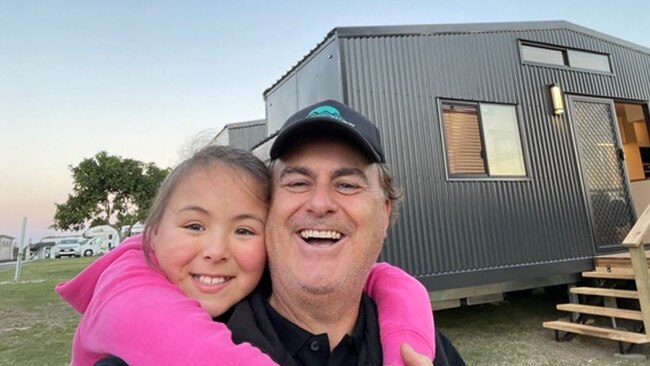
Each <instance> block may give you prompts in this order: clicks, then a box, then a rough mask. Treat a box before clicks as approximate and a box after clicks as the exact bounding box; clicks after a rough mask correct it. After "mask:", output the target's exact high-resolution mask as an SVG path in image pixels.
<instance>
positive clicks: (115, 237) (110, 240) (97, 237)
mask: <svg viewBox="0 0 650 366" xmlns="http://www.w3.org/2000/svg"><path fill="white" fill-rule="evenodd" d="M84 238H88V239H89V240H88V241H89V242H91V243H92V244H95V245H97V246H99V249H100V252H101V253H105V252H107V251H109V250H111V249H113V248H115V247H116V246H117V245H118V244H119V243H120V234H119V233H118V232H117V230H115V229H114V228H112V227H110V226H109V225H100V226H93V227H91V228H90V229H88V230H86V232H85V233H84Z"/></svg>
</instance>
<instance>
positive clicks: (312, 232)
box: [300, 230, 341, 240]
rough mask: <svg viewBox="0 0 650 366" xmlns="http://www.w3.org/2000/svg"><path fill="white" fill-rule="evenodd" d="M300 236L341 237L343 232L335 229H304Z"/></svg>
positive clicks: (314, 237) (305, 237)
mask: <svg viewBox="0 0 650 366" xmlns="http://www.w3.org/2000/svg"><path fill="white" fill-rule="evenodd" d="M300 236H301V237H302V238H303V239H333V240H339V239H341V233H339V232H338V231H334V230H303V231H301V232H300Z"/></svg>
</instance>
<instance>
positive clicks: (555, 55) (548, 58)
mask: <svg viewBox="0 0 650 366" xmlns="http://www.w3.org/2000/svg"><path fill="white" fill-rule="evenodd" d="M521 55H522V56H523V59H524V61H527V62H537V63H540V64H549V65H558V66H567V65H568V63H567V61H566V53H565V52H564V50H560V49H554V48H545V47H537V46H531V45H527V44H522V45H521Z"/></svg>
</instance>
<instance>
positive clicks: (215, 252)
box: [202, 231, 230, 263]
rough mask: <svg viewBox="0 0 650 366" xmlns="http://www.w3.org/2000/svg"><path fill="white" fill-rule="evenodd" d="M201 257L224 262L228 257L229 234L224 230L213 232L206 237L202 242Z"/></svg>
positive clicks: (210, 260) (215, 261) (213, 261)
mask: <svg viewBox="0 0 650 366" xmlns="http://www.w3.org/2000/svg"><path fill="white" fill-rule="evenodd" d="M202 254H203V259H205V260H207V261H209V262H212V263H219V262H225V261H227V260H228V258H230V243H229V236H228V235H227V233H225V232H221V231H219V232H215V233H212V234H210V235H208V236H207V237H206V241H205V243H203V253H202Z"/></svg>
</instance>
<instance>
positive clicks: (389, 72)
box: [339, 22, 650, 287]
mask: <svg viewBox="0 0 650 366" xmlns="http://www.w3.org/2000/svg"><path fill="white" fill-rule="evenodd" d="M560 23H564V22H560ZM517 28H518V29H516V30H513V31H507V30H503V29H501V30H499V31H493V32H492V31H489V32H474V33H462V32H461V33H442V34H436V33H431V34H415V35H407V34H401V35H392V36H383V35H382V34H381V27H379V28H375V29H373V31H372V32H370V31H367V32H365V33H364V35H363V36H355V35H354V32H348V33H346V36H341V34H339V42H340V45H341V59H342V69H343V72H344V74H345V79H344V94H345V96H346V100H345V102H347V103H348V104H349V105H350V106H351V107H353V108H356V109H358V110H359V111H361V112H362V113H364V114H366V115H367V116H368V117H369V118H370V119H371V120H373V121H375V122H376V123H377V124H378V126H379V128H380V130H381V131H382V136H383V139H384V145H385V149H386V153H387V156H388V161H389V163H391V164H392V168H393V171H394V172H395V175H396V178H397V181H398V182H399V184H401V185H402V187H404V188H405V191H406V199H405V202H404V205H403V209H402V212H401V217H400V218H399V220H398V222H397V224H396V225H395V226H394V227H393V228H392V229H391V233H390V235H389V240H388V242H387V245H386V247H385V249H384V252H383V254H382V259H385V260H388V261H390V262H392V263H395V264H396V265H398V266H401V267H403V268H405V269H406V270H407V271H409V272H410V273H413V274H415V275H417V276H423V277H426V276H429V275H434V274H453V273H459V274H460V273H467V272H477V273H478V272H482V271H486V270H490V269H494V270H495V271H499V272H500V274H499V276H503V273H507V272H508V271H510V272H512V273H513V274H514V273H519V272H522V270H525V268H526V267H530V268H531V269H532V268H533V267H535V266H537V267H539V266H538V265H539V264H547V263H553V262H556V263H559V264H562V263H567V262H570V261H574V260H575V261H577V262H580V263H584V260H582V259H584V258H589V257H591V256H593V255H594V252H595V248H594V246H593V242H592V237H591V229H590V226H589V219H588V210H587V208H586V202H585V195H584V192H583V187H582V185H581V179H582V178H581V175H580V170H579V167H578V162H577V161H576V155H575V151H574V148H575V147H574V142H573V134H572V130H571V126H570V125H569V123H570V119H569V117H568V116H567V114H564V115H562V116H559V117H558V116H554V115H553V114H552V112H551V111H552V109H551V106H550V101H549V95H548V85H549V84H551V83H553V82H556V83H558V84H559V85H560V86H561V87H562V88H563V90H564V91H565V93H568V94H580V95H589V96H600V97H605V98H615V99H626V100H640V101H647V100H648V99H650V55H649V54H648V53H646V52H643V50H642V49H641V47H638V48H635V47H630V46H629V45H628V44H621V43H615V42H613V41H612V39H607V38H600V37H597V36H595V35H593V34H590V33H588V32H581V31H576V30H571V29H566V28H564V29H544V30H525V27H523V26H522V27H517ZM577 28H579V27H577ZM521 40H528V41H534V42H541V43H547V44H553V45H558V46H564V47H569V48H575V49H582V50H589V51H594V52H601V53H606V54H609V55H610V62H611V65H612V70H613V73H611V74H610V73H594V72H584V71H577V70H571V69H569V68H560V67H547V66H540V65H531V64H522V62H521V59H520V54H519V42H520V41H521ZM640 49H641V50H640ZM440 98H442V99H458V100H469V101H480V102H493V103H508V104H514V105H516V106H517V111H518V117H519V124H520V129H521V132H522V139H523V141H522V142H523V147H524V151H525V152H524V154H525V156H526V168H527V172H528V179H524V180H518V181H512V180H510V181H508V180H500V181H499V180H493V181H486V180H475V181H472V180H466V181H450V180H448V179H447V175H446V166H445V162H444V156H443V155H444V151H443V141H442V136H441V130H440V121H439V119H440V116H439V99H440ZM551 267H552V266H551ZM551 267H549V268H551ZM565 267H566V266H565ZM583 267H584V265H583ZM575 268H576V270H581V269H582V268H581V267H580V266H578V267H575ZM515 269H516V270H515ZM563 270H564V271H566V270H567V268H564V269H563ZM537 275H538V276H544V275H548V273H538V274H537ZM487 276H488V277H489V274H488V275H487ZM495 278H496V277H495ZM474 280H475V279H474ZM485 281H487V282H489V279H488V280H485ZM474 284H476V283H475V282H472V281H471V280H468V282H467V283H464V282H463V281H460V282H459V283H454V284H453V286H462V285H474ZM453 286H452V285H450V286H449V287H453Z"/></svg>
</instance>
